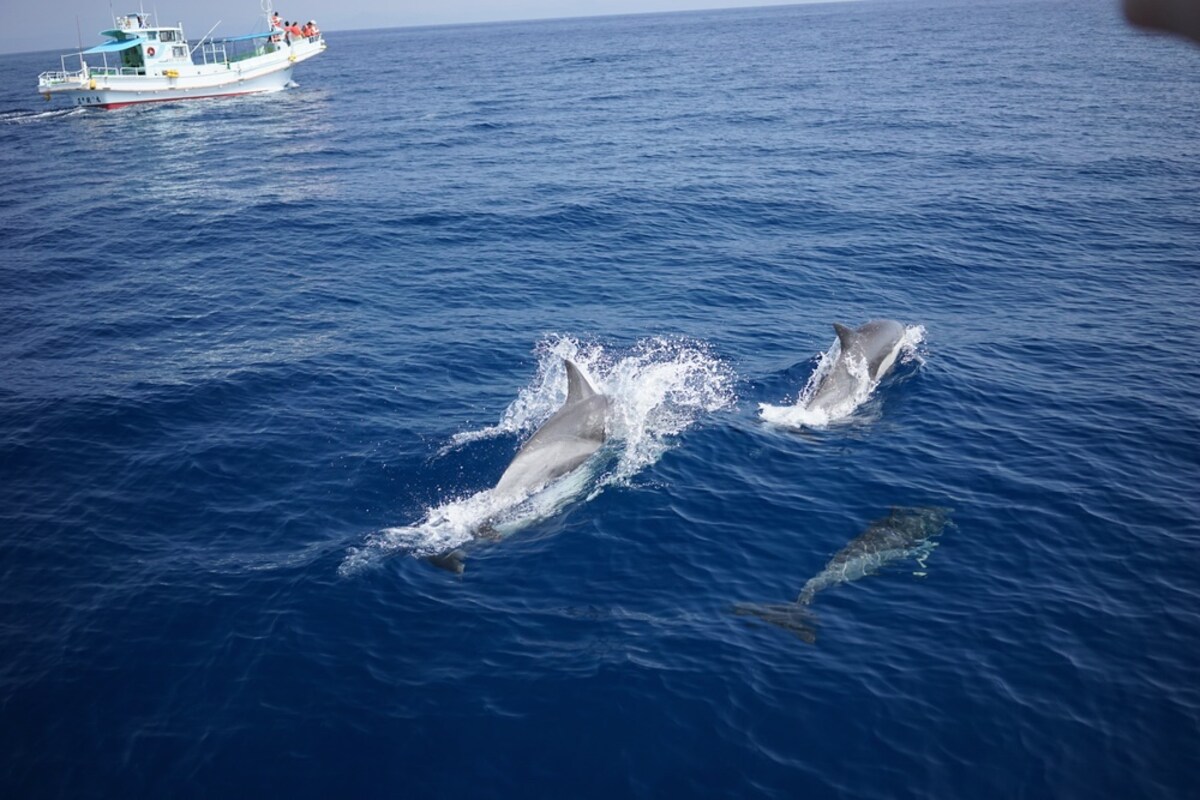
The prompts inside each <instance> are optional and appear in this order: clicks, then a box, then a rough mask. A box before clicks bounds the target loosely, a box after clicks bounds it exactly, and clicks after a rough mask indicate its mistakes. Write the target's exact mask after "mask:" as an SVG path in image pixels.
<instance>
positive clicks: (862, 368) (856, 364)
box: [758, 325, 925, 429]
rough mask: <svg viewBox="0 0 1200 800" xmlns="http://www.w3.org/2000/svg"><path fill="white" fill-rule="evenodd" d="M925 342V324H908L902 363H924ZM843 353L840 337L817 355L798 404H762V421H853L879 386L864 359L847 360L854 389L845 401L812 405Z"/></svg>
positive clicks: (797, 424) (789, 424)
mask: <svg viewBox="0 0 1200 800" xmlns="http://www.w3.org/2000/svg"><path fill="white" fill-rule="evenodd" d="M924 341H925V328H924V326H922V325H911V326H909V327H907V328H906V329H905V331H904V339H903V340H902V341H901V344H900V356H899V359H898V361H899V363H901V364H909V363H913V362H915V363H917V364H924V363H925V359H924V357H923V356H922V353H921V345H922V344H923V343H924ZM841 352H842V346H841V343H840V342H839V341H838V340H837V339H834V340H833V346H832V347H830V348H829V349H828V350H827V351H825V352H824V353H822V354H821V355H820V356H818V359H817V366H816V369H814V370H813V373H812V375H811V376H809V379H808V382H807V383H806V384H805V385H804V388H803V389H801V390H800V394H799V396H798V397H797V398H796V402H795V403H793V404H791V405H784V406H776V405H771V404H769V403H760V404H759V406H758V409H759V412H758V413H759V416H760V417H761V418H762V419H763V421H765V422H770V423H771V424H773V425H779V426H781V427H785V428H796V429H799V428H825V427H828V426H830V425H836V424H839V423H844V422H850V421H852V420H853V417H852V415H853V414H854V412H855V411H856V410H857V409H858V408H859V407H861V406H862V404H863V403H865V402H867V400H868V399H870V397H871V395H872V393H874V391H875V389H876V388H877V387H878V386H879V381H875V380H871V378H870V377H869V374H868V370H867V365H866V362H865V361H863V360H861V359H850V360H848V361H847V367H848V369H849V371H850V374H851V376H853V378H854V390H853V391H852V392H850V393H849V394H848V395H847V397H846V399H845V400H843V401H842V402H840V403H838V404H837V405H834V406H826V407H823V408H811V407H810V404H811V402H812V399H813V396H814V395H815V394H816V392H817V389H818V387H820V385H821V382H822V381H823V380H825V376H826V375H827V374H828V373H829V371H830V370H831V369H832V368H833V365H834V364H835V363H836V362H837V360H838V356H839V355H841Z"/></svg>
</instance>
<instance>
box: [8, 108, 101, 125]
mask: <svg viewBox="0 0 1200 800" xmlns="http://www.w3.org/2000/svg"><path fill="white" fill-rule="evenodd" d="M86 113H87V109H86V108H51V109H47V110H46V111H30V110H28V109H17V110H15V111H0V125H28V124H29V123H31V122H43V121H45V120H49V119H58V118H59V117H73V116H75V115H76V114H86Z"/></svg>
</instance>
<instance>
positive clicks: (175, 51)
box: [171, 45, 187, 58]
mask: <svg viewBox="0 0 1200 800" xmlns="http://www.w3.org/2000/svg"><path fill="white" fill-rule="evenodd" d="M171 50H172V55H174V56H175V57H176V58H184V57H185V56H187V48H186V47H180V46H179V45H175V47H173V48H171Z"/></svg>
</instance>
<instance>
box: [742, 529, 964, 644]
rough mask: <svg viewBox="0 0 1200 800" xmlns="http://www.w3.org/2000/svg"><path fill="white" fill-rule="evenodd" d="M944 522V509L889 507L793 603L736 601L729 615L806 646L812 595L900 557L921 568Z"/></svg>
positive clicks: (812, 634)
mask: <svg viewBox="0 0 1200 800" xmlns="http://www.w3.org/2000/svg"><path fill="white" fill-rule="evenodd" d="M949 521H950V509H947V508H936V507H928V508H893V509H892V513H891V514H889V515H888V516H887V517H885V518H884V519H879V520H876V521H874V522H872V523H871V524H870V525H869V526H868V527H867V529H866V530H865V531H863V532H862V533H861V534H859V535H858V536H856V537H854V538H853V539H851V540H850V542H849V543H848V544H847V545H846V546H845V547H843V548H842V549H841V550H839V551H838V552H837V553H836V554H835V555H834V556H833V558H831V559H829V563H827V564H826V565H825V568H824V569H822V570H821V571H820V572H819V573H817V574H816V575H814V576H813V577H812V578H810V579H809V581H808V582H807V583H805V584H804V588H802V589H801V590H800V595H799V596H798V597H797V598H796V602H794V603H777V604H757V603H739V604H737V605H735V606H734V607H733V613H735V614H737V615H739V616H753V617H758V618H759V619H761V620H763V621H764V622H769V623H771V624H772V625H778V626H779V627H781V628H783V629H784V630H786V631H790V632H791V633H794V634H795V635H796V636H798V637H800V638H801V639H803V640H804V641H806V642H808V643H809V644H811V643H813V642H815V641H816V639H817V630H816V620H815V618H814V617H813V614H812V612H811V611H810V610H809V606H810V605H811V604H812V601H813V598H814V597H815V596H816V594H817V592H820V591H823V590H825V589H828V588H830V587H833V586H837V585H839V584H842V583H850V582H851V581H856V580H858V579H859V578H863V577H866V576H867V575H874V574H875V573H876V572H878V571H879V570H880V569H882V568H883V567H885V566H886V565H888V564H890V563H891V562H893V561H897V560H899V559H902V558H914V559H916V561H917V563H918V564H919V565H921V566H922V567H924V566H925V559H926V558H928V557H929V554H930V553H931V552H933V548H934V547H935V546H937V543H936V542H933V541H930V540H931V539H932V538H933V537H935V536H938V535H940V534H941V533H942V530H943V529H944V528H945V527H946V525H947V524H948V523H949Z"/></svg>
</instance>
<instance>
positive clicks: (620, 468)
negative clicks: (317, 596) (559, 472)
mask: <svg viewBox="0 0 1200 800" xmlns="http://www.w3.org/2000/svg"><path fill="white" fill-rule="evenodd" d="M536 353H537V356H538V367H537V373H536V374H535V375H534V378H533V380H532V381H531V382H530V384H529V385H528V386H526V387H525V388H523V389H521V391H520V392H518V394H517V397H516V399H515V400H513V402H512V403H510V404H509V406H508V408H506V409H505V410H504V413H503V414H502V415H501V417H500V421H499V422H498V423H497V424H496V425H492V426H488V427H485V428H482V429H480V430H474V431H464V432H461V433H458V434H456V435H455V436H454V437H452V438H451V440H450V443H449V444H448V445H447V446H446V447H444V448H443V449H442V451H441V454H445V453H446V452H448V451H450V450H453V449H457V448H460V447H463V446H465V445H467V444H469V443H471V442H476V441H479V440H482V439H489V438H494V437H497V436H504V435H511V434H514V433H516V434H521V435H528V434H531V433H532V432H533V431H534V430H536V429H537V428H538V427H539V426H540V425H541V424H542V423H543V422H545V421H546V420H547V419H548V418H549V417H550V416H551V415H552V414H553V413H554V412H555V411H557V410H558V409H559V407H561V406H562V404H563V403H564V402H565V401H566V398H567V379H566V371H565V368H564V366H563V359H570V360H571V361H573V362H574V363H575V364H576V365H578V366H579V367H580V368H581V369H582V370H583V371H584V373H585V374H586V376H587V378H588V379H589V381H591V383H592V385H593V386H595V387H596V389H597V390H598V391H599V392H601V393H602V394H605V395H607V396H608V398H609V401H610V405H609V411H610V413H609V420H608V441H607V442H606V443H605V445H604V447H602V448H601V449H600V451H599V452H597V454H596V455H595V456H593V457H592V458H591V459H590V460H589V461H588V462H587V464H585V465H584V467H582V468H581V469H578V470H576V471H574V472H572V473H570V474H568V475H566V476H564V477H562V478H561V479H559V480H557V481H554V482H553V483H551V484H550V485H549V486H546V487H544V488H543V489H541V490H540V491H538V492H535V493H534V494H532V495H530V496H526V497H511V496H501V495H497V494H495V493H493V492H492V490H491V489H485V490H483V491H481V492H477V493H475V494H472V495H469V496H466V497H462V498H456V499H452V500H449V501H447V502H445V503H442V504H441V505H438V506H436V507H435V508H430V509H428V510H427V511H426V513H425V516H424V517H423V518H422V519H421V520H420V521H419V522H417V523H416V524H414V525H406V526H402V527H395V528H386V529H384V530H381V531H378V532H377V533H374V534H372V535H370V536H368V537H367V540H366V542H365V543H364V544H363V546H362V547H357V548H351V549H350V552H349V553H348V555H347V556H346V558H345V560H344V561H343V562H342V565H341V567H340V568H339V572H340V573H341V574H342V575H349V574H353V573H355V572H357V571H359V570H361V569H363V568H364V567H367V566H369V565H371V564H373V563H376V562H378V561H379V560H380V559H381V558H384V557H386V556H389V555H393V554H397V553H401V554H407V555H411V556H414V557H417V558H421V557H425V556H431V555H438V554H442V553H446V552H448V551H450V550H453V549H454V548H456V547H460V546H462V545H464V544H466V543H467V542H470V541H472V540H473V539H476V538H479V537H480V536H481V535H483V536H485V537H501V536H506V535H508V534H511V533H513V532H515V531H517V530H519V529H521V528H523V527H526V526H528V525H530V524H532V523H534V522H537V521H538V520H543V519H547V518H549V517H551V516H553V515H555V514H557V513H558V512H559V511H560V510H561V509H562V508H563V507H564V506H566V505H567V504H568V503H571V502H572V501H575V500H578V499H579V498H581V497H585V498H586V499H588V500H590V499H592V498H594V497H596V496H597V495H598V494H600V493H601V492H602V491H603V490H604V489H605V488H606V487H608V486H612V485H629V483H630V481H631V480H632V479H633V478H634V477H635V476H636V475H637V474H638V473H640V472H642V471H643V470H645V469H646V468H647V467H649V466H651V465H653V464H654V463H655V462H657V461H658V460H659V458H661V457H662V455H663V453H665V452H667V451H668V450H669V449H671V447H672V446H673V444H674V440H675V437H676V436H677V435H678V434H680V433H682V432H683V431H685V430H686V429H687V428H689V427H690V426H691V425H692V424H694V423H695V422H696V420H697V419H699V418H700V416H701V415H702V414H706V413H711V412H714V411H718V410H720V409H723V408H726V407H728V406H730V405H732V404H733V402H734V401H735V399H736V398H735V395H734V391H733V386H734V374H733V371H732V370H731V369H730V368H729V367H728V365H726V364H725V363H724V362H723V361H721V360H720V359H719V358H717V357H716V356H714V355H713V354H712V353H711V352H710V351H709V349H708V348H707V347H706V346H705V345H704V344H702V343H698V342H692V341H688V340H683V339H667V338H653V339H645V340H642V341H640V342H638V343H637V344H636V345H635V346H634V347H633V348H631V349H630V350H629V351H627V352H622V353H612V352H610V351H609V350H608V349H607V348H605V347H604V346H603V345H599V344H594V343H581V342H580V341H578V340H576V339H572V338H570V337H566V336H559V337H554V338H551V339H548V340H546V341H543V342H542V343H540V344H539V345H538V347H537V349H536ZM496 477H499V476H496Z"/></svg>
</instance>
